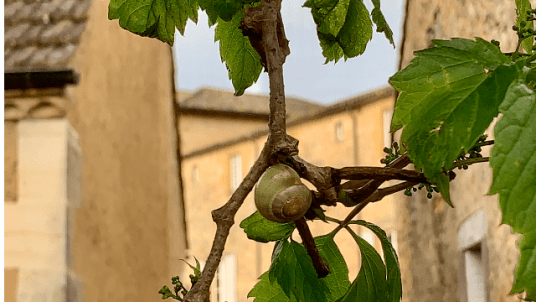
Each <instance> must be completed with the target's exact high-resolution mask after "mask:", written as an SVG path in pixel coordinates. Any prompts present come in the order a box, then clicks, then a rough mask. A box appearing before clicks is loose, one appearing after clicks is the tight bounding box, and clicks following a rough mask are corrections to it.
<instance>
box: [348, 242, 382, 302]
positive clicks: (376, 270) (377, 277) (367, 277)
mask: <svg viewBox="0 0 536 302" xmlns="http://www.w3.org/2000/svg"><path fill="white" fill-rule="evenodd" d="M351 234H352V236H353V237H354V239H355V241H356V242H357V244H358V245H359V250H360V251H361V269H360V270H359V273H358V274H357V278H356V279H355V280H354V282H353V283H352V285H351V286H350V289H349V290H348V292H347V293H346V295H344V296H343V297H342V299H340V300H339V301H342V302H350V301H352V302H355V301H359V302H385V301H388V296H387V289H388V285H387V279H386V270H385V265H384V264H383V261H382V258H381V257H380V255H379V254H378V252H377V251H376V250H375V249H374V248H373V247H372V246H371V245H370V244H369V243H368V242H366V241H365V240H364V239H362V238H361V237H359V236H357V235H356V234H354V233H351Z"/></svg>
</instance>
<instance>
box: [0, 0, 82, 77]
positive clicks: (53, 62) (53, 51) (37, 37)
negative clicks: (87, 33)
mask: <svg viewBox="0 0 536 302" xmlns="http://www.w3.org/2000/svg"><path fill="white" fill-rule="evenodd" d="M90 3H91V1H90V0H24V1H22V0H5V2H4V24H5V28H4V72H19V71H49V70H62V69H66V67H67V65H68V60H69V58H70V57H71V55H72V54H73V52H74V50H75V48H76V46H77V45H78V42H79V39H80V35H81V34H82V32H83V31H84V28H85V24H86V20H87V11H88V8H89V5H90Z"/></svg>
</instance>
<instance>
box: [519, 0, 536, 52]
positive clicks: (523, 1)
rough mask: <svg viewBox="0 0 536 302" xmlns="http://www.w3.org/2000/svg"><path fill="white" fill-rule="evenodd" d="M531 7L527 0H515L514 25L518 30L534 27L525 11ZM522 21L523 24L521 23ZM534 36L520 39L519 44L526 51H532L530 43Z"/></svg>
mask: <svg viewBox="0 0 536 302" xmlns="http://www.w3.org/2000/svg"><path fill="white" fill-rule="evenodd" d="M531 10H532V7H531V6H530V1H529V0H516V15H517V17H516V26H517V27H518V28H519V29H520V30H525V31H526V30H528V29H534V23H533V22H532V21H527V16H528V14H527V11H531ZM521 22H524V26H523V25H522V24H521ZM533 40H534V37H533V36H530V37H528V38H525V39H523V40H522V41H521V46H523V48H524V49H525V51H526V52H527V53H529V54H530V53H532V44H533V42H532V41H533Z"/></svg>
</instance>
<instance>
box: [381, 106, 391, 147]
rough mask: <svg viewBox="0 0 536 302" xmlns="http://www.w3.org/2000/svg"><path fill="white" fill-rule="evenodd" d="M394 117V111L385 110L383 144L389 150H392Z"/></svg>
mask: <svg viewBox="0 0 536 302" xmlns="http://www.w3.org/2000/svg"><path fill="white" fill-rule="evenodd" d="M392 116H393V109H389V110H385V111H384V112H383V144H384V146H385V147H387V148H391V143H392V139H391V132H390V129H391V118H392Z"/></svg>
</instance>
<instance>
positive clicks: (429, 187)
mask: <svg viewBox="0 0 536 302" xmlns="http://www.w3.org/2000/svg"><path fill="white" fill-rule="evenodd" d="M425 187H426V191H428V193H427V194H426V197H428V199H432V193H433V192H436V193H439V189H438V188H437V187H436V186H434V185H431V184H419V186H418V187H417V188H416V187H413V188H407V189H406V191H405V192H404V195H406V196H411V195H412V194H413V192H417V189H419V190H420V189H422V188H425ZM412 191H413V192H412Z"/></svg>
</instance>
